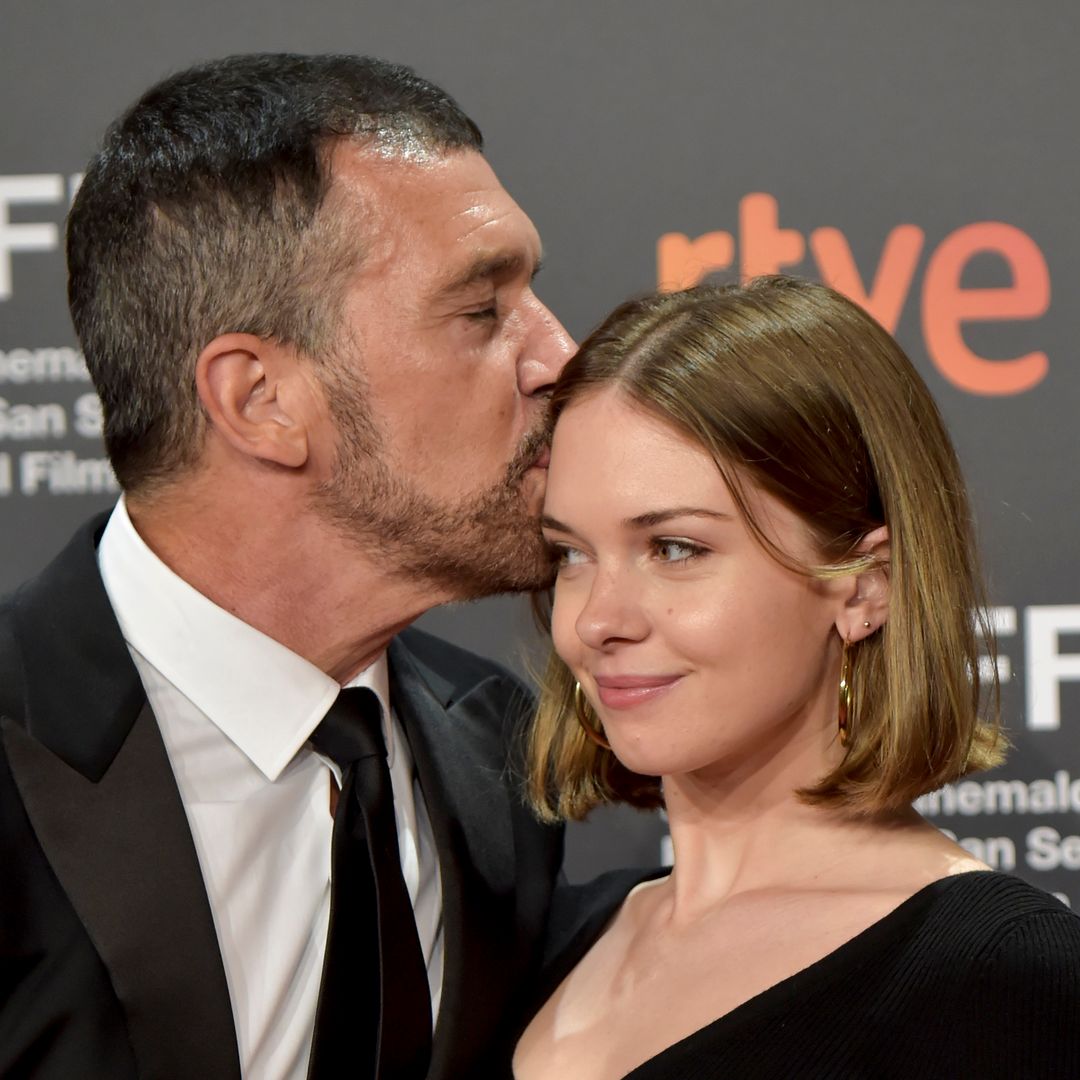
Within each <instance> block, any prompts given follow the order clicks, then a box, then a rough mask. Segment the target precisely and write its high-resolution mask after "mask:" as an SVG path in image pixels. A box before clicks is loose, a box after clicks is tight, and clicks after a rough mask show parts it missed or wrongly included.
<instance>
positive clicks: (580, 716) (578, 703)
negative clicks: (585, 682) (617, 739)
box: [574, 682, 611, 750]
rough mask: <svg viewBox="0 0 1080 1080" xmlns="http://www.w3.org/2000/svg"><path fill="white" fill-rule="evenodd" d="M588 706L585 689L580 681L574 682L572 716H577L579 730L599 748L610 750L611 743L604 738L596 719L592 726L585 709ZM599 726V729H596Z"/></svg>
mask: <svg viewBox="0 0 1080 1080" xmlns="http://www.w3.org/2000/svg"><path fill="white" fill-rule="evenodd" d="M588 708H589V703H588V701H587V700H586V698H585V691H584V690H582V689H581V683H579V682H575V683H574V716H575V717H576V718H577V722H578V723H579V724H580V725H581V730H582V731H584V732H585V734H586V735H587V736H588V737H589V741H590V742H594V743H596V745H597V746H599V747H600V749H601V750H610V749H611V743H609V742H608V741H607V739H605V738H604V735H603V731H604V729H603V727H602V726H601V725H600V722H599V720H597V724H596V727H593V725H592V723H591V721H590V720H589V714H588V712H587V711H586V710H588ZM597 728H599V730H597Z"/></svg>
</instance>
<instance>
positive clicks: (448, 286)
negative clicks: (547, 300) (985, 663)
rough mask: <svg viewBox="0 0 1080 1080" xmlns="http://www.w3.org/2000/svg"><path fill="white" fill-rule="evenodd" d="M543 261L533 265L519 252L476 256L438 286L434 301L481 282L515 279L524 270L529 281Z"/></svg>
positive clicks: (538, 270) (538, 271)
mask: <svg viewBox="0 0 1080 1080" xmlns="http://www.w3.org/2000/svg"><path fill="white" fill-rule="evenodd" d="M542 265H543V260H542V259H540V258H538V259H536V260H535V262H533V263H531V264H530V263H529V261H528V259H527V258H526V257H525V255H524V254H523V253H521V252H503V253H500V254H494V255H478V256H477V257H476V258H475V259H474V260H473V261H472V262H471V263H470V264H469V265H468V266H467V267H466V268H465V269H464V270H463V271H462V272H461V273H460V274H458V275H456V276H455V277H453V278H451V279H450V280H449V281H447V282H445V283H444V284H442V285H440V286H439V287H438V288H437V289H436V291H435V299H437V300H443V299H446V298H447V297H451V296H454V295H456V294H457V293H460V292H464V291H465V290H466V289H469V288H471V287H472V286H473V285H476V284H477V283H479V282H481V281H494V280H497V279H499V278H510V277H517V276H519V275H521V274H522V273H524V272H525V271H526V270H527V271H528V273H529V280H530V281H531V280H532V279H533V278H535V277H536V275H537V274H539V273H540V270H541V268H542Z"/></svg>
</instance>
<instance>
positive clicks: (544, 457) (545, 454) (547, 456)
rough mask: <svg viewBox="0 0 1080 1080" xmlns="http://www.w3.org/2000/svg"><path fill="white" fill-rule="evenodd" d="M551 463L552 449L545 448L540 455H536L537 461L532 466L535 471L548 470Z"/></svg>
mask: <svg viewBox="0 0 1080 1080" xmlns="http://www.w3.org/2000/svg"><path fill="white" fill-rule="evenodd" d="M550 461H551V447H550V446H545V447H544V448H543V450H541V451H540V453H539V454H537V455H536V460H535V461H534V462H533V463H532V465H531V466H530V467H531V468H533V469H546V468H547V467H548V464H549V463H550Z"/></svg>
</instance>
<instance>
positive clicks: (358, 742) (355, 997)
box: [308, 688, 431, 1080]
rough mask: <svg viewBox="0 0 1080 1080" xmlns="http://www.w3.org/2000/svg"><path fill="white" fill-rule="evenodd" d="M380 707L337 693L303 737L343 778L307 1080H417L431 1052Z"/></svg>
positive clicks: (364, 697)
mask: <svg viewBox="0 0 1080 1080" xmlns="http://www.w3.org/2000/svg"><path fill="white" fill-rule="evenodd" d="M380 711H381V710H380V707H379V699H378V698H377V697H376V696H375V694H374V693H373V692H372V691H371V690H367V689H364V688H356V689H349V690H342V691H341V693H340V694H339V695H338V697H337V700H336V701H335V702H334V704H333V705H332V706H331V707H330V711H329V712H328V713H327V714H326V716H325V717H324V719H323V721H322V723H320V724H319V726H318V727H317V728H316V729H315V732H314V734H313V735H312V736H311V745H312V746H314V747H315V749H316V750H318V751H319V753H321V754H324V755H325V756H326V757H328V758H330V759H331V760H332V761H334V762H336V763H337V764H338V765H339V766H340V767H341V771H342V779H341V794H340V795H339V797H338V805H337V811H336V813H335V814H334V841H333V862H332V866H333V869H332V874H333V882H332V885H331V890H330V932H329V935H328V937H327V941H326V960H325V963H324V964H323V977H322V986H321V988H320V990H319V1005H318V1009H317V1011H316V1015H315V1040H314V1043H313V1046H312V1055H311V1067H310V1069H309V1070H308V1077H309V1080H329V1078H331V1077H333V1078H335V1080H338V1078H341V1077H355V1078H356V1080H368V1078H370V1080H422V1078H423V1077H424V1076H425V1074H426V1073H427V1067H428V1062H429V1060H430V1057H431V998H430V996H429V994H428V982H427V969H426V966H425V964H424V956H423V953H422V952H421V949H420V940H419V938H418V936H417V933H416V920H415V918H414V917H413V911H412V904H411V903H410V901H409V893H408V890H407V889H406V888H405V881H404V879H403V878H402V876H401V859H400V856H399V853H398V843H397V825H396V822H395V820H394V793H393V789H392V788H391V786H390V770H389V768H388V767H387V764H386V745H385V743H384V742H383V736H382V723H381V716H380Z"/></svg>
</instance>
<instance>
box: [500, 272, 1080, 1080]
mask: <svg viewBox="0 0 1080 1080" xmlns="http://www.w3.org/2000/svg"><path fill="white" fill-rule="evenodd" d="M554 410H555V416H556V418H557V422H556V426H555V433H554V439H553V444H552V455H551V466H550V473H549V480H548V489H547V498H546V502H545V512H544V519H543V524H544V532H545V535H546V537H547V540H548V542H549V543H550V545H551V546H552V549H553V551H554V552H555V554H556V556H557V560H558V568H559V569H558V580H557V584H556V587H555V593H554V607H553V610H552V633H553V639H554V646H555V650H556V653H557V655H556V656H553V659H552V663H551V665H550V668H549V672H548V679H547V685H546V688H545V691H544V693H543V697H542V700H541V705H540V709H539V713H538V717H537V720H536V723H535V727H534V731H533V738H532V761H531V766H530V768H531V777H530V782H531V789H532V794H533V798H534V801H535V803H536V806H537V808H538V811H539V812H540V814H541V816H543V817H545V818H547V819H549V820H550V819H557V818H580V817H582V816H584V815H585V814H586V813H587V812H588V811H589V810H590V809H591V808H592V807H593V806H595V805H597V804H598V803H602V802H618V801H622V802H627V803H630V804H632V805H635V806H640V807H656V806H661V805H662V806H664V807H665V808H666V811H667V815H668V819H669V824H670V829H671V836H672V841H673V845H674V852H675V863H674V869H673V870H672V872H671V874H670V876H669V877H660V878H655V879H653V880H651V881H647V882H645V883H643V884H639V885H638V886H636V887H635V888H634V889H633V890H632V891H631V892H630V893H629V895H627V896H625V898H624V897H622V896H618V897H616V898H615V902H614V903H609V904H608V905H607V906H606V907H605V906H604V903H602V902H601V903H598V905H597V906H595V907H594V909H593V910H591V911H590V912H587V913H586V914H585V916H584V918H583V919H582V921H581V925H580V926H579V928H578V932H577V933H576V934H575V935H573V937H572V940H570V941H569V942H568V943H567V948H566V951H565V954H564V956H563V957H562V961H561V964H560V965H557V971H556V973H555V976H554V978H553V980H552V987H551V989H552V991H553V992H552V994H551V997H550V998H549V1000H548V1001H547V1003H546V1004H545V1005H544V1006H543V1008H541V1010H540V1011H539V1013H538V1014H537V1015H536V1016H535V1018H534V1019H533V1021H532V1023H531V1024H530V1025H529V1027H528V1029H527V1030H526V1032H525V1034H524V1035H523V1037H522V1039H521V1041H520V1043H519V1045H518V1049H517V1053H516V1055H515V1059H514V1068H515V1075H516V1076H517V1077H518V1078H519V1080H541V1078H547V1077H557V1078H559V1080H567V1078H573V1080H607V1078H611V1077H622V1076H632V1077H633V1078H634V1080H646V1078H653V1077H720V1076H723V1077H740V1078H741V1077H784V1078H790V1077H796V1078H800V1080H801V1078H804V1077H811V1078H814V1077H845V1078H847V1077H874V1078H878V1077H893V1076H896V1077H920V1078H922V1077H949V1078H955V1077H966V1076H971V1077H991V1076H992V1077H1006V1076H1007V1077H1010V1078H1014V1077H1064V1076H1072V1077H1080V918H1077V917H1076V916H1074V915H1073V914H1071V913H1070V912H1069V911H1068V910H1067V909H1066V908H1064V907H1063V906H1062V905H1061V904H1059V903H1058V902H1057V901H1056V900H1054V899H1053V898H1051V897H1049V896H1048V895H1046V894H1045V893H1042V892H1040V891H1039V890H1037V889H1034V888H1032V887H1031V886H1028V885H1026V884H1024V883H1022V882H1020V881H1019V880H1017V879H1015V878H1011V877H1007V876H1005V875H1001V874H996V873H992V872H989V870H988V868H987V867H986V866H984V865H983V864H982V863H980V862H978V861H977V860H975V859H973V858H972V857H971V856H970V855H968V854H967V853H966V852H965V851H963V850H962V849H961V848H959V847H958V846H956V845H955V844H953V843H951V842H950V841H949V840H948V839H946V838H945V837H944V836H943V835H942V834H941V833H939V832H938V831H937V830H936V829H935V828H933V827H932V826H930V825H928V824H927V823H925V822H924V821H922V819H921V818H920V817H919V816H918V815H917V814H916V813H915V812H914V810H912V808H911V802H912V800H913V799H915V798H916V797H917V796H919V795H920V794H922V793H924V792H927V791H930V790H933V789H935V788H937V787H939V786H940V785H942V784H943V783H946V782H948V781H951V780H955V779H956V778H957V777H959V776H962V775H964V774H965V773H967V772H969V771H971V770H973V769H979V768H986V767H988V766H991V765H994V764H996V763H997V762H998V761H999V760H1000V758H1001V749H1002V741H1003V740H1002V737H1001V736H1000V734H999V732H998V730H997V727H996V723H994V722H987V721H985V720H983V719H980V709H981V708H982V707H984V706H985V709H986V711H988V712H989V714H990V715H991V716H992V715H993V714H994V707H995V705H996V686H992V687H989V688H986V687H980V683H979V664H978V655H977V635H976V632H975V625H974V622H973V618H972V614H973V612H977V613H980V614H979V615H978V618H979V620H980V621H981V618H982V616H981V611H982V595H981V590H980V587H979V581H978V574H977V570H976V559H975V554H974V549H973V544H972V537H971V527H970V514H969V509H968V503H967V499H966V496H965V493H964V485H963V481H962V478H961V475H960V472H959V468H958V465H957V461H956V457H955V453H954V451H953V449H952V446H951V444H950V442H949V439H948V436H947V435H946V433H945V430H944V427H943V425H942V421H941V418H940V416H939V415H938V412H937V409H936V408H935V406H934V403H933V400H932V398H931V397H930V394H929V392H928V390H927V389H926V387H925V386H924V385H923V383H922V382H921V380H920V379H919V377H918V375H917V374H916V372H915V370H914V368H913V367H912V365H911V363H910V361H909V360H908V359H907V357H906V356H905V355H904V354H903V352H902V351H901V350H900V348H899V347H898V346H897V344H896V343H895V342H894V341H893V340H892V339H891V338H890V337H889V335H888V334H886V333H885V332H884V331H883V330H882V329H881V328H880V327H879V326H878V325H877V324H876V323H875V322H873V320H872V319H870V318H869V317H868V316H867V315H866V314H865V313H864V312H863V311H862V310H861V309H860V308H858V307H857V306H856V305H854V304H852V303H851V302H849V301H848V300H846V299H844V298H843V297H842V296H840V295H839V294H838V293H835V292H833V291H832V290H830V289H827V288H825V287H823V286H819V285H814V284H810V283H807V282H801V281H796V280H793V279H788V278H782V277H773V278H763V279H759V280H757V281H755V282H752V283H750V284H749V285H747V286H745V287H729V288H711V287H703V288H698V289H692V290H689V291H687V292H683V293H676V294H672V295H667V296H655V297H650V298H647V299H644V300H640V301H635V302H632V303H629V304H626V305H624V306H623V307H621V308H619V309H618V310H617V311H616V312H614V314H612V315H611V316H610V317H609V318H608V320H607V321H606V322H605V323H604V324H603V325H602V326H601V327H600V328H599V329H598V330H597V331H596V332H595V333H594V334H593V335H592V336H591V337H590V338H589V339H588V341H586V343H585V345H584V346H583V348H582V349H581V352H580V353H579V354H578V356H577V357H576V358H575V359H574V360H573V361H572V362H571V363H570V365H569V366H568V367H567V369H566V371H565V372H564V374H563V376H562V378H561V379H560V382H559V384H558V387H557V389H556V393H555V400H554ZM613 908H614V909H615V910H614V914H612V909H613Z"/></svg>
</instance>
